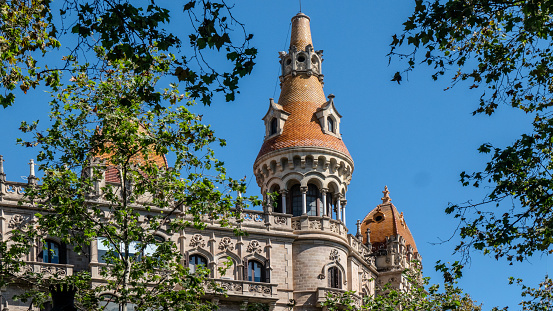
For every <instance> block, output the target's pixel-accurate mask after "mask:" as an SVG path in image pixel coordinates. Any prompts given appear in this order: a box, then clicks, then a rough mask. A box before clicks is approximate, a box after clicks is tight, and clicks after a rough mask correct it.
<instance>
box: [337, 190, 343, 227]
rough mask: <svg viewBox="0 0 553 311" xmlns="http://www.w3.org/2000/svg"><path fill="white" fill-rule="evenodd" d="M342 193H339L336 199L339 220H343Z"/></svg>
mask: <svg viewBox="0 0 553 311" xmlns="http://www.w3.org/2000/svg"><path fill="white" fill-rule="evenodd" d="M341 197H342V195H341V194H338V199H337V200H336V209H337V210H336V218H337V220H340V221H341V220H342V203H340V198H341Z"/></svg>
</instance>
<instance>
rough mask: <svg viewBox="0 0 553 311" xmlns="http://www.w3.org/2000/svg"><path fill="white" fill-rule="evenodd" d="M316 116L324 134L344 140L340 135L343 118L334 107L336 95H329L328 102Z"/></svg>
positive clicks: (318, 110)
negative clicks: (341, 119)
mask: <svg viewBox="0 0 553 311" xmlns="http://www.w3.org/2000/svg"><path fill="white" fill-rule="evenodd" d="M315 116H316V117H317V119H319V124H320V125H321V130H322V131H323V133H325V134H327V135H332V136H335V137H337V138H339V139H342V136H341V135H340V118H342V116H341V115H340V114H339V113H338V111H336V107H334V95H332V94H330V95H328V101H327V102H326V103H324V104H323V106H322V107H321V108H319V109H317V112H315Z"/></svg>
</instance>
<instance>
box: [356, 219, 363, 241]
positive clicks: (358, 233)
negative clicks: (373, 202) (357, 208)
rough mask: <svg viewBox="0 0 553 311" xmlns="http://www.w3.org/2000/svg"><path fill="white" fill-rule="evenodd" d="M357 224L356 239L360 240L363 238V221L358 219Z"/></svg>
mask: <svg viewBox="0 0 553 311" xmlns="http://www.w3.org/2000/svg"><path fill="white" fill-rule="evenodd" d="M355 224H356V225H357V233H356V234H355V237H356V238H358V239H359V238H361V237H362V236H363V235H362V234H361V220H359V219H357V222H356V223H355Z"/></svg>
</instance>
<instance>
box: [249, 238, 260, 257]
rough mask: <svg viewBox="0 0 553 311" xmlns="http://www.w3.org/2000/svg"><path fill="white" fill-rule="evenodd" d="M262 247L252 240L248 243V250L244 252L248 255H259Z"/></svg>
mask: <svg viewBox="0 0 553 311" xmlns="http://www.w3.org/2000/svg"><path fill="white" fill-rule="evenodd" d="M262 249H263V247H261V245H260V244H259V242H258V241H256V240H253V241H251V242H250V244H248V248H247V249H246V251H247V252H248V253H258V254H261V251H262Z"/></svg>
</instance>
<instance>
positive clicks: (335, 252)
mask: <svg viewBox="0 0 553 311" xmlns="http://www.w3.org/2000/svg"><path fill="white" fill-rule="evenodd" d="M328 259H330V260H332V261H334V262H340V253H339V252H338V250H337V249H333V250H331V251H330V256H328Z"/></svg>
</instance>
